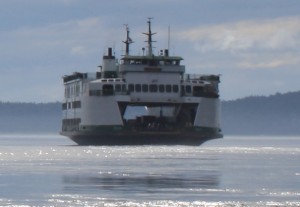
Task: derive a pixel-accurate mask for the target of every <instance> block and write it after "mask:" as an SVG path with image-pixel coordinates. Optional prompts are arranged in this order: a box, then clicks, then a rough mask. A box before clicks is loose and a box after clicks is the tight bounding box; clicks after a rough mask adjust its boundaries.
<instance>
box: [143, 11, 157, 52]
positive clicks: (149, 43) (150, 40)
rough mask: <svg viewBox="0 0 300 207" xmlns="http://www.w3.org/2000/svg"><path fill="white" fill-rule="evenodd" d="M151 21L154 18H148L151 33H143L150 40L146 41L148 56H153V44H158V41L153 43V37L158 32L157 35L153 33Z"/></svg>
mask: <svg viewBox="0 0 300 207" xmlns="http://www.w3.org/2000/svg"><path fill="white" fill-rule="evenodd" d="M151 19H153V17H148V21H147V23H148V25H149V29H148V30H149V31H148V33H143V34H145V35H147V36H148V40H147V41H146V42H148V56H152V55H153V51H152V49H153V47H152V42H156V41H152V35H155V34H156V32H155V33H152V32H151Z"/></svg>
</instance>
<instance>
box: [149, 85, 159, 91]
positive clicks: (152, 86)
mask: <svg viewBox="0 0 300 207" xmlns="http://www.w3.org/2000/svg"><path fill="white" fill-rule="evenodd" d="M149 90H150V92H157V85H155V84H150V85H149Z"/></svg>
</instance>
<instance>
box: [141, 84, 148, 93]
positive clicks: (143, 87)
mask: <svg viewBox="0 0 300 207" xmlns="http://www.w3.org/2000/svg"><path fill="white" fill-rule="evenodd" d="M142 89H143V92H148V85H147V84H143V85H142Z"/></svg>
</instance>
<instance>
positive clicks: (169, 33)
mask: <svg viewBox="0 0 300 207" xmlns="http://www.w3.org/2000/svg"><path fill="white" fill-rule="evenodd" d="M170 41H171V31H170V25H169V27H168V51H170Z"/></svg>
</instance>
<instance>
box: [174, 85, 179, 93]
mask: <svg viewBox="0 0 300 207" xmlns="http://www.w3.org/2000/svg"><path fill="white" fill-rule="evenodd" d="M173 92H174V93H178V85H173Z"/></svg>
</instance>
